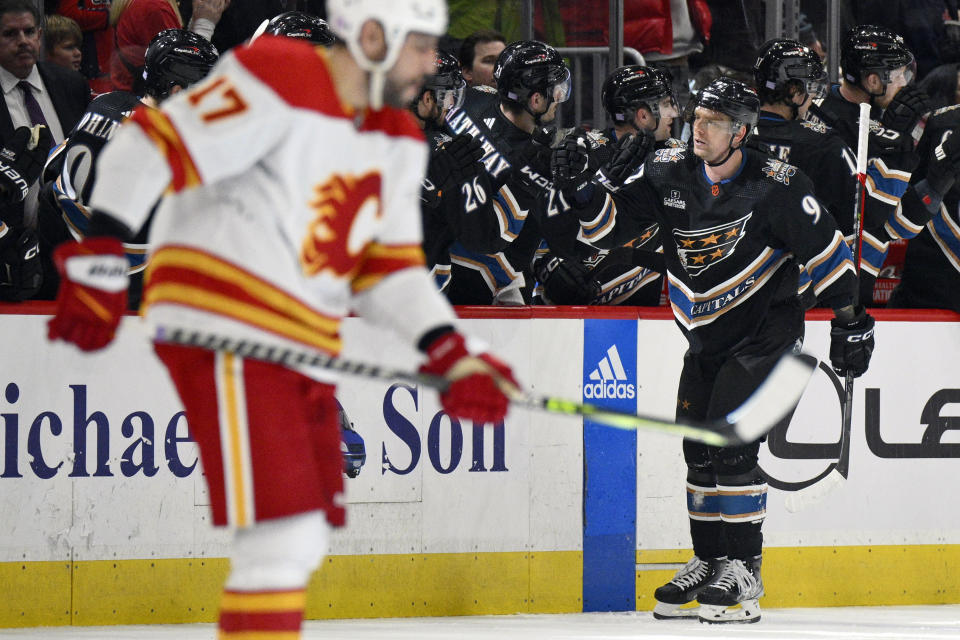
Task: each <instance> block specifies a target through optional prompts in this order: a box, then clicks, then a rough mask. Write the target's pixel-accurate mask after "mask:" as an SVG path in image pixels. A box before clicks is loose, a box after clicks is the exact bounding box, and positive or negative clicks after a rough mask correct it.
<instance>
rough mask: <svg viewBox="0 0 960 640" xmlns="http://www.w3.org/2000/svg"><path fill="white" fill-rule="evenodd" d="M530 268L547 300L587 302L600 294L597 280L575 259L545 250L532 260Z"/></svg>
mask: <svg viewBox="0 0 960 640" xmlns="http://www.w3.org/2000/svg"><path fill="white" fill-rule="evenodd" d="M533 272H534V274H535V275H536V276H537V280H539V281H540V284H541V285H543V301H544V302H545V303H546V304H590V303H591V302H593V301H594V300H596V298H597V297H598V296H599V295H600V283H599V282H597V280H596V279H595V278H594V277H593V275H592V274H591V273H590V270H589V269H587V267H585V266H584V265H583V264H582V263H580V262H579V261H577V260H573V259H564V258H559V257H557V256H555V255H553V254H550V253H547V254H544V255H543V256H541V257H539V258H537V259H536V260H534V262H533Z"/></svg>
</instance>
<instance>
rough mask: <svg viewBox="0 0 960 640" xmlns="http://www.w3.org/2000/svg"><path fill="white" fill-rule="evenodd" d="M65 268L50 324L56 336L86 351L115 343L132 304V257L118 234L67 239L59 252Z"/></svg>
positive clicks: (59, 266)
mask: <svg viewBox="0 0 960 640" xmlns="http://www.w3.org/2000/svg"><path fill="white" fill-rule="evenodd" d="M53 261H54V264H56V265H57V271H59V272H60V278H61V281H60V291H59V292H58V293H57V310H56V312H55V315H54V316H53V318H52V319H51V320H50V323H49V324H48V325H47V337H48V338H49V339H50V340H57V339H62V340H66V341H67V342H72V343H73V344H75V345H77V346H78V347H80V348H81V349H83V350H84V351H95V350H97V349H102V348H103V347H105V346H107V345H108V344H110V341H111V340H113V336H114V334H115V333H116V331H117V325H118V324H120V318H121V317H122V316H123V312H124V311H125V310H126V308H127V285H128V282H127V280H128V279H127V267H128V262H127V258H126V256H125V255H124V253H123V245H122V244H120V241H119V240H117V239H116V238H108V237H96V238H87V239H86V240H84V241H82V242H73V241H71V242H65V243H63V244H62V245H60V246H59V247H57V250H56V251H54V252H53Z"/></svg>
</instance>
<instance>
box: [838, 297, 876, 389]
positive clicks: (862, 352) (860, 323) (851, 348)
mask: <svg viewBox="0 0 960 640" xmlns="http://www.w3.org/2000/svg"><path fill="white" fill-rule="evenodd" d="M873 325H874V322H873V316H871V315H870V314H868V313H867V312H866V311H864V309H863V307H858V308H857V310H856V315H855V316H854V317H853V319H852V320H850V321H848V322H844V321H842V320H839V319H838V318H834V319H833V320H831V321H830V365H831V366H832V367H833V370H834V371H836V372H837V374H838V375H841V376H845V375H847V373H848V372H849V373H851V374H852V375H853V377H854V378H859V377H860V376H862V375H863V374H864V373H866V372H867V367H869V366H870V354H872V353H873Z"/></svg>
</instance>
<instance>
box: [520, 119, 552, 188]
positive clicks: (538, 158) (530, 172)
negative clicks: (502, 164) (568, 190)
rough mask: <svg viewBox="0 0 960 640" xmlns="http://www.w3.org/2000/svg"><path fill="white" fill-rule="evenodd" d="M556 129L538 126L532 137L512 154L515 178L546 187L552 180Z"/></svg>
mask: <svg viewBox="0 0 960 640" xmlns="http://www.w3.org/2000/svg"><path fill="white" fill-rule="evenodd" d="M555 135H556V129H553V128H550V127H537V128H536V129H534V130H533V133H532V134H530V139H529V140H527V141H526V142H525V143H524V144H522V145H521V146H520V147H518V148H517V149H516V150H515V151H514V152H513V153H512V154H511V156H510V162H511V163H512V164H513V175H514V178H516V179H517V180H519V181H521V182H523V183H524V184H528V185H534V186H537V187H541V188H542V187H544V186H545V185H546V183H547V182H549V181H550V155H551V154H552V153H553V150H552V149H551V148H550V145H552V144H553V139H554V136H555Z"/></svg>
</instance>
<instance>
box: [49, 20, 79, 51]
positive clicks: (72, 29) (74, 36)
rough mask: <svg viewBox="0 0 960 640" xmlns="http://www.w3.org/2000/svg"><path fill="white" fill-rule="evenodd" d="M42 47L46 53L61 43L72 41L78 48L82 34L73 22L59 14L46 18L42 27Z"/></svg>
mask: <svg viewBox="0 0 960 640" xmlns="http://www.w3.org/2000/svg"><path fill="white" fill-rule="evenodd" d="M43 37H44V45H45V49H46V50H47V53H49V52H51V51H53V49H54V48H55V47H56V46H57V45H58V44H60V43H62V42H68V41H70V40H73V41H74V42H76V43H77V46H78V47H79V46H80V44H81V43H83V32H82V31H81V30H80V25H78V24H77V23H76V22H75V21H74V20H72V19H71V18H68V17H66V16H61V15H59V14H53V15H49V16H47V20H46V22H45V24H44V26H43Z"/></svg>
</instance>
